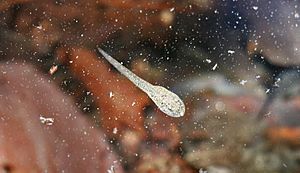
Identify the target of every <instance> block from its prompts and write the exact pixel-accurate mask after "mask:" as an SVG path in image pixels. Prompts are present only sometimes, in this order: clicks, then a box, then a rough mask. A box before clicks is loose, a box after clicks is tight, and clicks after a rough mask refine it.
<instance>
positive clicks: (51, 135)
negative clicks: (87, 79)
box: [0, 63, 123, 173]
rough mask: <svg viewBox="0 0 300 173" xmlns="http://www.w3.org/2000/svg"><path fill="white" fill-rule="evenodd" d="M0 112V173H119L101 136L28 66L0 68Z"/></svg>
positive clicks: (114, 157)
mask: <svg viewBox="0 0 300 173" xmlns="http://www.w3.org/2000/svg"><path fill="white" fill-rule="evenodd" d="M0 106H1V108H0V172H3V171H4V172H5V171H6V172H10V171H11V172H16V173H17V172H18V173H22V172H24V173H25V172H32V173H35V172H36V173H38V172H49V173H55V172H72V173H76V172H78V173H82V172H95V173H96V172H98V173H103V172H107V170H110V169H111V167H114V170H115V172H123V171H122V169H121V167H120V165H119V162H118V159H117V157H116V156H115V155H114V154H113V151H112V150H111V149H109V146H108V144H107V143H106V141H105V137H104V135H103V133H101V131H100V130H99V129H96V128H95V127H94V126H93V125H91V124H90V123H89V122H87V120H86V119H85V118H84V117H83V115H82V114H81V113H80V112H78V111H79V110H78V109H77V108H76V107H75V106H74V104H73V102H72V101H71V100H70V98H68V97H67V96H65V95H64V94H62V93H61V91H60V90H59V89H58V88H57V87H56V86H54V84H52V81H51V80H48V79H47V77H46V76H44V75H41V74H40V73H39V72H38V70H36V69H35V68H33V67H32V66H29V65H25V64H22V63H14V64H12V63H8V64H4V63H2V64H0ZM46 118H50V120H49V121H48V122H47V121H45V120H44V119H46ZM51 122H52V123H51ZM51 124H52V125H51Z"/></svg>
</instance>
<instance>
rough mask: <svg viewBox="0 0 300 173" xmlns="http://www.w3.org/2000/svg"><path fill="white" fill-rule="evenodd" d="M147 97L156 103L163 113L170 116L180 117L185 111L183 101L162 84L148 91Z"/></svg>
mask: <svg viewBox="0 0 300 173" xmlns="http://www.w3.org/2000/svg"><path fill="white" fill-rule="evenodd" d="M149 97H150V98H151V99H152V100H153V102H154V103H155V104H156V105H157V107H158V108H159V109H160V110H161V111H162V112H164V113H165V114H167V115H169V116H171V117H182V116H184V113H185V105H184V103H183V101H182V100H181V99H180V98H179V97H178V96H177V95H176V94H175V93H173V92H171V91H169V90H167V89H166V88H164V87H162V86H154V89H153V91H152V92H151V93H149Z"/></svg>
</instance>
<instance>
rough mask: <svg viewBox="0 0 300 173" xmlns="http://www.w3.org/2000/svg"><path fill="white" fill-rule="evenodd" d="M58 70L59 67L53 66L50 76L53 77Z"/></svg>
mask: <svg viewBox="0 0 300 173" xmlns="http://www.w3.org/2000/svg"><path fill="white" fill-rule="evenodd" d="M57 69H58V66H57V65H53V66H52V67H51V68H50V69H49V74H51V75H53V74H54V73H55V72H56V71H57Z"/></svg>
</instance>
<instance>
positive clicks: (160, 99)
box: [98, 48, 185, 117]
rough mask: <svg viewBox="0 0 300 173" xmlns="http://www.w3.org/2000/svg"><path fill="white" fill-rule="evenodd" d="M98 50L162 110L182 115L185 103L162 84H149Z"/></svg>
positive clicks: (172, 114) (173, 114) (172, 115)
mask: <svg viewBox="0 0 300 173" xmlns="http://www.w3.org/2000/svg"><path fill="white" fill-rule="evenodd" d="M98 50H99V52H100V53H101V54H102V55H103V56H104V58H105V59H107V61H108V62H109V63H111V64H112V65H113V66H114V67H115V68H116V69H117V70H118V71H119V72H120V73H121V74H123V75H124V76H126V77H127V78H128V79H129V80H130V81H131V82H132V83H133V84H134V85H136V86H137V87H138V88H140V89H141V90H143V91H144V92H145V93H146V94H147V95H148V96H149V97H150V98H151V100H152V101H153V102H154V103H155V104H156V105H157V107H158V108H159V109H160V110H161V111H162V112H164V113H165V114H167V115H169V116H171V117H182V116H183V115H184V113H185V105H184V103H183V101H182V100H181V99H180V98H179V97H178V96H177V95H176V94H175V93H173V92H171V91H169V90H167V89H166V88H164V87H162V86H156V85H152V84H150V83H149V82H147V81H145V80H143V79H142V78H140V77H138V76H137V75H135V74H134V73H133V72H131V71H130V70H129V69H127V68H126V67H124V66H123V65H122V64H120V63H119V62H118V61H117V60H115V59H114V58H113V57H111V56H110V55H108V54H107V53H106V52H104V51H103V50H102V49H100V48H98Z"/></svg>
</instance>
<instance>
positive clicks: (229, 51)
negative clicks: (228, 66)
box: [227, 50, 235, 54]
mask: <svg viewBox="0 0 300 173" xmlns="http://www.w3.org/2000/svg"><path fill="white" fill-rule="evenodd" d="M227 52H228V53H229V54H234V53H235V51H234V50H228V51H227Z"/></svg>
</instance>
